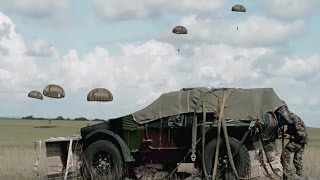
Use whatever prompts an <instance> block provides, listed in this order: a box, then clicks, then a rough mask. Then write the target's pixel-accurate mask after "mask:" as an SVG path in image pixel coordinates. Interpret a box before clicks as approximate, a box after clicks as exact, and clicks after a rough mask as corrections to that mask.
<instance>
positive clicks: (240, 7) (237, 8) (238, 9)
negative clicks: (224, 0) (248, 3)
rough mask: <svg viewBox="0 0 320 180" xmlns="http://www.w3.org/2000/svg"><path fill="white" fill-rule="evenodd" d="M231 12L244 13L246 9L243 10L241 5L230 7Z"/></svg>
mask: <svg viewBox="0 0 320 180" xmlns="http://www.w3.org/2000/svg"><path fill="white" fill-rule="evenodd" d="M231 11H235V12H246V8H245V7H244V6H243V5H240V4H236V5H234V6H232V9H231Z"/></svg>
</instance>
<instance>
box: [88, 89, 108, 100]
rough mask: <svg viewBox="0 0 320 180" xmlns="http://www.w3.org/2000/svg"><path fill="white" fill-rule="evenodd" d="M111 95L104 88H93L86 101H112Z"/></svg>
mask: <svg viewBox="0 0 320 180" xmlns="http://www.w3.org/2000/svg"><path fill="white" fill-rule="evenodd" d="M112 100H113V95H112V93H111V92H110V91H109V90H108V89H105V88H95V89H93V90H91V91H90V92H89V93H88V95H87V101H104V102H108V101H112Z"/></svg>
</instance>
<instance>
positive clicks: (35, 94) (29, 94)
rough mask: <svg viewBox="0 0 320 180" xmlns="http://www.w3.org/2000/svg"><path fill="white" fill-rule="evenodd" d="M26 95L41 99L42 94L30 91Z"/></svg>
mask: <svg viewBox="0 0 320 180" xmlns="http://www.w3.org/2000/svg"><path fill="white" fill-rule="evenodd" d="M28 97H30V98H35V99H40V100H43V95H42V94H41V92H39V91H30V92H29V93H28Z"/></svg>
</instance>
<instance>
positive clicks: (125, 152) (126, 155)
mask: <svg viewBox="0 0 320 180" xmlns="http://www.w3.org/2000/svg"><path fill="white" fill-rule="evenodd" d="M98 134H100V135H102V136H103V137H104V138H103V139H105V137H107V138H108V139H110V138H111V140H112V142H113V143H115V145H116V146H117V147H118V148H120V149H119V151H120V152H121V154H122V156H123V159H124V161H125V162H133V161H135V160H134V158H133V157H132V155H131V152H130V149H129V147H128V146H127V144H126V143H125V142H124V140H123V139H122V138H121V137H120V136H119V135H118V134H116V133H114V132H112V131H109V130H106V129H98V130H95V131H93V132H91V133H89V134H88V135H87V136H85V137H84V139H83V140H84V142H85V143H86V140H89V139H91V138H93V137H94V136H95V135H98ZM90 143H91V142H90Z"/></svg>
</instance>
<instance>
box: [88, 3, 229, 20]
mask: <svg viewBox="0 0 320 180" xmlns="http://www.w3.org/2000/svg"><path fill="white" fill-rule="evenodd" d="M226 2H227V0H219V1H211V0H198V1H169V0H158V1H149V0H138V1H130V0H109V1H104V0H92V3H93V6H94V7H95V9H96V12H97V14H98V15H99V16H100V17H102V18H104V19H107V20H116V19H121V20H123V19H125V20H127V19H132V18H145V17H149V16H154V15H159V14H165V13H187V14H190V13H195V12H196V13H203V12H207V13H208V12H210V13H211V14H212V13H213V12H214V10H215V9H218V8H221V7H222V6H223V5H224V4H226Z"/></svg>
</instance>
